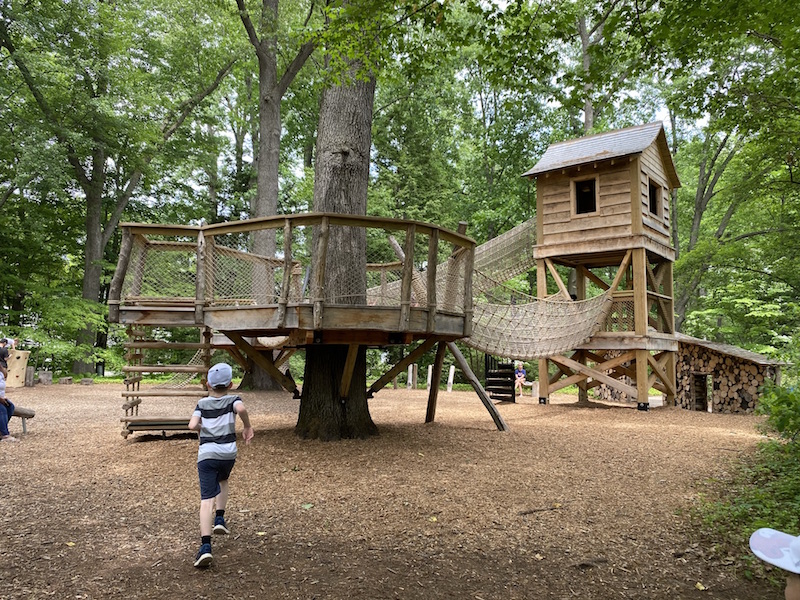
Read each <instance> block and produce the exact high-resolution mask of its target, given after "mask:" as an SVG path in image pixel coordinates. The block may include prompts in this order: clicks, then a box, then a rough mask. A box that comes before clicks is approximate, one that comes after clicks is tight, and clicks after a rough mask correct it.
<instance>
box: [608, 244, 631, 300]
mask: <svg viewBox="0 0 800 600" xmlns="http://www.w3.org/2000/svg"><path fill="white" fill-rule="evenodd" d="M632 255H633V250H628V251H627V252H626V253H625V256H624V257H623V259H622V262H621V263H620V265H619V269H617V274H616V275H615V276H614V281H612V282H611V286H610V287H609V288H608V289H609V290H611V292H612V293H614V292H616V291H617V288H618V287H619V284H620V282H621V281H622V278H623V277H624V276H625V273H626V272H627V271H628V265H630V263H631V256H632Z"/></svg>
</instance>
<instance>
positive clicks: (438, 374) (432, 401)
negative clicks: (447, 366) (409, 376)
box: [425, 342, 447, 423]
mask: <svg viewBox="0 0 800 600" xmlns="http://www.w3.org/2000/svg"><path fill="white" fill-rule="evenodd" d="M446 349H447V344H445V343H444V342H439V347H438V348H436V358H435V359H434V360H433V364H432V365H431V367H433V372H432V374H431V376H429V377H428V383H429V384H430V392H429V393H428V410H427V411H426V413H425V422H426V423H433V419H434V418H435V417H436V399H437V398H438V397H439V380H441V378H442V365H443V364H444V353H445V350H446Z"/></svg>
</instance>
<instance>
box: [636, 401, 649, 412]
mask: <svg viewBox="0 0 800 600" xmlns="http://www.w3.org/2000/svg"><path fill="white" fill-rule="evenodd" d="M636 409H637V410H650V403H649V402H638V403H637V404H636Z"/></svg>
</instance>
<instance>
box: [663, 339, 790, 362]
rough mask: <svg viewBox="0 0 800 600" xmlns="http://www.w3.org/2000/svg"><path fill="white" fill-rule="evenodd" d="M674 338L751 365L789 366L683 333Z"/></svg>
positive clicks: (734, 347)
mask: <svg viewBox="0 0 800 600" xmlns="http://www.w3.org/2000/svg"><path fill="white" fill-rule="evenodd" d="M675 338H676V339H677V340H678V341H679V342H681V343H683V344H692V345H694V346H702V347H703V348H708V349H709V350H714V351H715V352H719V353H720V354H727V355H728V356H733V357H735V358H739V359H741V360H746V361H749V362H751V363H755V364H757V365H772V366H784V365H788V364H789V363H786V362H782V361H779V360H773V359H771V358H769V357H767V356H764V355H763V354H757V353H755V352H750V351H749V350H745V349H744V348H739V347H738V346H731V345H730V344H721V343H719V342H709V341H708V340H701V339H700V338H696V337H692V336H690V335H685V334H683V333H676V334H675Z"/></svg>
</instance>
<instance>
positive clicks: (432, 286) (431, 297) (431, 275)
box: [427, 228, 439, 333]
mask: <svg viewBox="0 0 800 600" xmlns="http://www.w3.org/2000/svg"><path fill="white" fill-rule="evenodd" d="M438 260H439V230H438V229H436V228H434V229H431V233H430V237H429V238H428V284H427V288H428V289H427V296H428V325H427V330H428V332H429V333H430V332H432V331H434V329H436V263H437V262H438Z"/></svg>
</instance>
